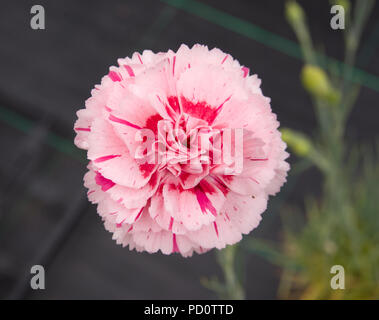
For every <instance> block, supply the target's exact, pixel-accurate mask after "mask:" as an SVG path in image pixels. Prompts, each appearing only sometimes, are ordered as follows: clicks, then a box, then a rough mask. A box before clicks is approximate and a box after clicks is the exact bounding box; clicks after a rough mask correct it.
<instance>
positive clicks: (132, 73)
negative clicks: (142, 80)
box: [124, 64, 135, 77]
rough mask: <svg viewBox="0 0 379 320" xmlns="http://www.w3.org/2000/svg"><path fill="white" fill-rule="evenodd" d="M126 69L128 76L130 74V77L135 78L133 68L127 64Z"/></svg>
mask: <svg viewBox="0 0 379 320" xmlns="http://www.w3.org/2000/svg"><path fill="white" fill-rule="evenodd" d="M124 68H125V69H126V71H127V72H128V74H129V76H130V77H134V76H135V74H134V71H133V69H132V68H131V66H128V65H126V64H125V65H124Z"/></svg>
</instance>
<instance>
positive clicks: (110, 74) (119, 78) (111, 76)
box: [108, 71, 121, 82]
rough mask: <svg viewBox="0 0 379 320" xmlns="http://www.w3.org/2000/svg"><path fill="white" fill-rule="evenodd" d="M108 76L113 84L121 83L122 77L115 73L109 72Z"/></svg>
mask: <svg viewBox="0 0 379 320" xmlns="http://www.w3.org/2000/svg"><path fill="white" fill-rule="evenodd" d="M108 76H109V78H111V80H112V81H113V82H117V81H121V76H120V75H119V74H118V73H117V72H115V71H109V73H108Z"/></svg>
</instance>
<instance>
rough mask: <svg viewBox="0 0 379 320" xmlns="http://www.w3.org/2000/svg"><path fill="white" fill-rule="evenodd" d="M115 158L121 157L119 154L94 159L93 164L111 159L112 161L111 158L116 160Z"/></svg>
mask: <svg viewBox="0 0 379 320" xmlns="http://www.w3.org/2000/svg"><path fill="white" fill-rule="evenodd" d="M117 157H121V154H114V155H109V156H104V157H100V158H97V159H95V161H94V162H96V163H99V162H103V161H107V160H111V159H113V158H117Z"/></svg>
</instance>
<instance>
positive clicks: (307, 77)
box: [301, 65, 340, 104]
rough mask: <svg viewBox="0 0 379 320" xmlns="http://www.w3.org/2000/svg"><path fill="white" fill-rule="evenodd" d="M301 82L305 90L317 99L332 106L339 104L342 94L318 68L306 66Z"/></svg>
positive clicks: (302, 72) (302, 71)
mask: <svg viewBox="0 0 379 320" xmlns="http://www.w3.org/2000/svg"><path fill="white" fill-rule="evenodd" d="M301 81H302V83H303V86H304V88H305V89H306V90H307V91H308V92H309V93H310V94H312V95H314V96H315V97H318V98H321V99H323V100H325V101H327V102H329V103H331V104H337V103H338V102H339V100H340V93H339V91H337V90H336V89H334V88H333V86H332V85H331V83H330V81H329V78H328V75H327V74H326V72H325V71H324V70H322V69H321V68H319V67H317V66H313V65H305V66H304V67H303V69H302V70H301Z"/></svg>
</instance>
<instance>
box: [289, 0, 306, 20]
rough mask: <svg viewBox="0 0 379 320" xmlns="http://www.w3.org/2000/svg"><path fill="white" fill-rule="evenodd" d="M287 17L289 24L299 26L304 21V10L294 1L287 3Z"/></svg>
mask: <svg viewBox="0 0 379 320" xmlns="http://www.w3.org/2000/svg"><path fill="white" fill-rule="evenodd" d="M285 15H286V18H287V20H288V22H289V23H291V24H297V23H298V22H300V21H302V20H304V16H305V14H304V11H303V8H302V7H301V6H300V5H299V4H298V3H297V2H296V1H293V0H290V1H287V2H286V6H285Z"/></svg>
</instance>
